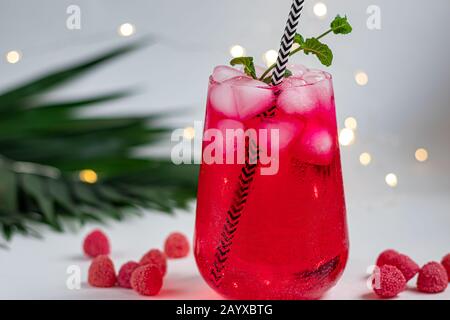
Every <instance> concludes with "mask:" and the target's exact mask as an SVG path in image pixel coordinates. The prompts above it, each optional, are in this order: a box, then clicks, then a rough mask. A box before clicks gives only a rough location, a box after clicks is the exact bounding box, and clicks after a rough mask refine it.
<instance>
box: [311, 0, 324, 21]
mask: <svg viewBox="0 0 450 320" xmlns="http://www.w3.org/2000/svg"><path fill="white" fill-rule="evenodd" d="M313 11H314V14H315V15H316V16H318V17H319V18H323V17H325V16H326V15H327V12H328V8H327V6H326V4H325V3H323V2H317V3H316V4H315V5H314V8H313Z"/></svg>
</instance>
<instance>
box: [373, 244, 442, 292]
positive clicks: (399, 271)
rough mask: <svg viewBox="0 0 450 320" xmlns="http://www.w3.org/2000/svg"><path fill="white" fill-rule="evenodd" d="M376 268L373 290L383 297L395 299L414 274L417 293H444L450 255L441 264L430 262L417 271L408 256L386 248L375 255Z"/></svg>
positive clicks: (417, 268)
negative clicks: (376, 256)
mask: <svg viewBox="0 0 450 320" xmlns="http://www.w3.org/2000/svg"><path fill="white" fill-rule="evenodd" d="M376 265H377V268H375V271H374V274H373V278H372V288H373V290H374V292H375V293H376V294H377V295H378V296H380V297H382V298H393V297H396V296H397V295H398V294H399V293H400V292H402V291H403V290H404V289H405V288H406V284H407V283H408V281H409V280H411V279H412V278H414V276H415V275H416V274H419V275H418V277H417V290H419V291H420V292H424V293H439V292H443V291H444V290H445V289H446V288H447V286H448V282H449V278H450V254H448V255H446V256H445V257H444V258H443V259H442V261H441V263H438V262H429V263H427V264H425V265H424V266H423V267H422V268H420V267H419V265H418V264H417V263H416V262H414V260H412V259H411V258H410V257H408V256H407V255H404V254H402V253H399V252H397V251H395V250H392V249H389V250H385V251H383V252H382V253H381V254H380V255H379V256H378V259H377V262H376Z"/></svg>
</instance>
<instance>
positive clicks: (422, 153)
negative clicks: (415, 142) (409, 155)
mask: <svg viewBox="0 0 450 320" xmlns="http://www.w3.org/2000/svg"><path fill="white" fill-rule="evenodd" d="M415 157H416V160H417V161H419V162H425V161H427V160H428V151H427V150H426V149H424V148H419V149H417V150H416V153H415Z"/></svg>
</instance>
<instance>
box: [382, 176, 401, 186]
mask: <svg viewBox="0 0 450 320" xmlns="http://www.w3.org/2000/svg"><path fill="white" fill-rule="evenodd" d="M384 180H385V181H386V184H387V185H388V186H389V187H392V188H394V187H396V186H397V185H398V178H397V175H395V174H394V173H389V174H387V175H386V178H385V179H384Z"/></svg>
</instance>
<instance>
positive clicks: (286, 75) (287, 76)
mask: <svg viewBox="0 0 450 320" xmlns="http://www.w3.org/2000/svg"><path fill="white" fill-rule="evenodd" d="M284 77H285V78H289V77H292V71H291V70H289V69H286V71H285V72H284Z"/></svg>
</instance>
